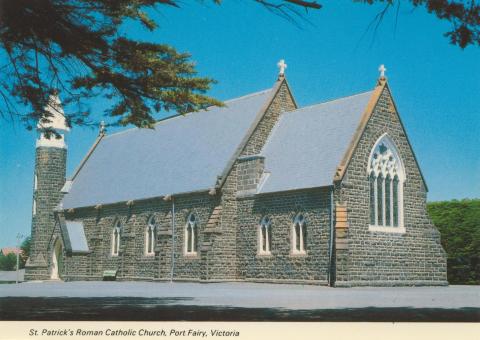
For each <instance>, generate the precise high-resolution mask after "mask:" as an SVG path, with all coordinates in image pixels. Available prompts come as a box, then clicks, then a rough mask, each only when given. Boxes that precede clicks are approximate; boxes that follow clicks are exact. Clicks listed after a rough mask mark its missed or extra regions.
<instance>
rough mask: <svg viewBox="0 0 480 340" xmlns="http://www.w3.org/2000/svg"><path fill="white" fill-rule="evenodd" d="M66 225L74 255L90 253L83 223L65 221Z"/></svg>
mask: <svg viewBox="0 0 480 340" xmlns="http://www.w3.org/2000/svg"><path fill="white" fill-rule="evenodd" d="M65 225H66V227H67V233H68V238H69V240H70V246H71V248H72V249H71V251H72V252H74V253H78V252H88V251H89V249H88V244H87V238H86V237H85V230H84V229H83V223H82V222H79V221H65Z"/></svg>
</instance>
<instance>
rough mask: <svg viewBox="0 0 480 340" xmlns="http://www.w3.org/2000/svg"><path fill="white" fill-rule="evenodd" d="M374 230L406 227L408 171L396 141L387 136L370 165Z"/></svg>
mask: <svg viewBox="0 0 480 340" xmlns="http://www.w3.org/2000/svg"><path fill="white" fill-rule="evenodd" d="M367 174H368V182H369V192H370V193H369V197H370V214H369V215H370V226H371V227H374V228H375V227H403V215H402V212H403V208H402V207H403V190H402V188H403V182H404V181H405V170H404V167H403V163H402V160H401V159H400V156H399V153H398V151H397V148H396V147H395V144H394V143H393V141H392V140H391V139H390V138H389V137H388V135H386V134H385V135H383V136H382V137H381V138H380V139H379V140H378V141H377V143H376V144H375V146H374V147H373V150H372V152H371V155H370V158H369V162H368V170H367Z"/></svg>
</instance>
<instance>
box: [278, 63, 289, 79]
mask: <svg viewBox="0 0 480 340" xmlns="http://www.w3.org/2000/svg"><path fill="white" fill-rule="evenodd" d="M277 66H278V76H279V77H283V76H284V75H285V69H286V68H287V64H285V60H284V59H280V61H279V62H278V63H277Z"/></svg>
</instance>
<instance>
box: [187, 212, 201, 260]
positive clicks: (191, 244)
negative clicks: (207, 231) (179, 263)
mask: <svg viewBox="0 0 480 340" xmlns="http://www.w3.org/2000/svg"><path fill="white" fill-rule="evenodd" d="M197 238H198V220H197V217H196V216H195V214H194V213H191V214H190V215H188V218H187V224H186V226H185V254H186V255H195V254H197V242H198V240H197Z"/></svg>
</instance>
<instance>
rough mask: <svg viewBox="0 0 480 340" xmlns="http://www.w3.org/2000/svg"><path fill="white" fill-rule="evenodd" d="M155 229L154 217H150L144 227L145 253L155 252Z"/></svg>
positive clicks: (151, 253)
mask: <svg viewBox="0 0 480 340" xmlns="http://www.w3.org/2000/svg"><path fill="white" fill-rule="evenodd" d="M156 235H157V229H156V226H155V217H153V216H152V217H150V219H149V220H148V224H147V228H146V229H145V255H154V254H155V239H156Z"/></svg>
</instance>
